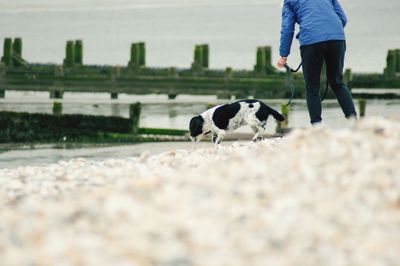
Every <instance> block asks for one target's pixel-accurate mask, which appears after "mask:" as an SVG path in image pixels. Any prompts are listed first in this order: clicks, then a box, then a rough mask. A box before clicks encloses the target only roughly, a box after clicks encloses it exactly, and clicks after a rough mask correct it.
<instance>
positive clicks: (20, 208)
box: [0, 117, 400, 266]
mask: <svg viewBox="0 0 400 266" xmlns="http://www.w3.org/2000/svg"><path fill="white" fill-rule="evenodd" d="M349 123H352V124H351V125H350V126H349V127H346V129H330V128H328V127H314V128H308V129H298V130H294V131H293V132H292V133H290V135H288V136H287V137H284V138H275V139H266V140H264V141H261V142H259V143H251V142H249V141H241V142H234V143H225V144H224V143H222V145H220V146H219V147H217V148H215V147H214V146H213V145H211V143H210V145H209V146H206V147H204V145H202V146H200V147H199V148H191V149H171V150H169V151H166V152H163V153H159V154H150V153H147V152H143V153H142V154H141V155H140V156H138V157H131V158H120V159H109V160H103V161H91V160H87V159H81V158H77V159H73V160H69V161H60V162H58V163H55V164H44V165H40V166H21V167H18V168H10V169H6V168H5V169H0V217H1V219H0V264H1V265H13V266H14V265H61V266H64V265H65V266H69V265H97V266H102V265H121V266H130V265H132V266H142V265H143V266H153V265H154V266H203V265H207V266H225V265H226V266H243V265H254V266H265V265H273V266H289V265H332V266H341V265H343V266H344V265H363V266H364V265H388V266H389V265H393V266H397V265H399V262H400V170H399V164H400V120H399V119H384V118H378V117H375V118H374V117H371V118H367V119H364V120H360V121H358V122H349Z"/></svg>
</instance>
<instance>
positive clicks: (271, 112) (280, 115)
mask: <svg viewBox="0 0 400 266" xmlns="http://www.w3.org/2000/svg"><path fill="white" fill-rule="evenodd" d="M267 107H268V109H269V113H270V114H271V115H272V116H273V117H274V118H275V119H276V120H278V121H281V122H282V121H284V120H285V117H284V116H283V115H282V114H280V113H279V112H278V111H276V110H274V109H272V108H271V107H269V106H268V105H267Z"/></svg>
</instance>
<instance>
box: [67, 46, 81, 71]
mask: <svg viewBox="0 0 400 266" xmlns="http://www.w3.org/2000/svg"><path fill="white" fill-rule="evenodd" d="M81 65H83V42H82V41H81V40H76V41H67V45H66V47H65V59H64V66H65V67H74V66H81Z"/></svg>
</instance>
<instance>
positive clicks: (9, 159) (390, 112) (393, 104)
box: [0, 91, 400, 168]
mask: <svg viewBox="0 0 400 266" xmlns="http://www.w3.org/2000/svg"><path fill="white" fill-rule="evenodd" d="M48 96H49V95H48V93H47V92H18V91H7V92H6V98H5V99H0V111H15V112H32V113H51V112H52V105H53V100H51V99H49V97H48ZM59 101H60V102H62V103H63V113H65V114H73V113H79V114H90V115H107V116H110V115H114V116H122V117H129V104H131V103H135V102H138V101H139V102H141V103H142V106H143V107H142V114H141V117H140V126H141V127H157V128H176V129H187V128H188V123H189V120H190V118H191V117H192V116H195V115H197V114H199V113H201V112H203V111H204V110H206V106H207V104H208V103H219V104H222V103H225V102H227V101H228V100H217V99H216V97H214V96H190V95H179V96H178V97H177V98H176V99H175V100H168V98H167V96H166V95H145V96H139V95H127V94H120V95H119V98H118V100H111V99H110V95H109V94H106V93H96V94H90V93H65V94H64V99H62V100H59ZM286 101H287V100H274V101H266V102H267V103H268V104H269V105H270V106H272V107H273V108H275V109H278V110H279V108H280V103H284V102H286ZM291 108H292V111H291V113H290V116H289V126H290V127H296V128H297V127H309V122H308V121H309V118H308V112H307V108H306V104H305V102H304V101H303V100H295V102H294V104H293V105H292V106H291ZM399 114H400V100H390V101H388V100H370V101H368V105H367V116H383V117H391V116H399ZM323 117H324V123H325V125H327V126H329V127H331V128H345V127H348V126H349V124H348V123H347V121H346V120H345V119H344V117H343V115H342V112H341V110H340V108H339V106H338V104H337V102H336V101H335V100H328V101H326V102H324V104H323ZM268 121H269V122H268V127H267V132H266V133H267V134H272V133H274V132H275V128H276V122H275V121H274V120H273V119H272V118H270V119H269V120H268ZM238 132H249V133H250V132H251V130H250V128H248V127H243V128H241V129H239V130H238ZM190 145H191V144H190V143H187V142H186V143H158V144H140V145H133V146H117V147H107V148H98V147H97V148H96V147H94V148H82V149H52V148H50V147H47V148H46V147H39V149H33V150H22V151H21V150H19V151H10V152H4V153H0V168H3V167H17V166H19V165H37V164H42V163H55V162H57V161H59V160H69V159H72V158H76V157H84V158H87V159H93V160H97V159H109V158H125V157H131V156H138V155H139V154H140V153H141V152H144V151H146V150H148V151H149V152H151V153H157V152H161V151H164V150H168V149H174V148H177V147H191V146H190ZM199 145H210V144H209V143H207V144H199ZM196 147H199V146H196Z"/></svg>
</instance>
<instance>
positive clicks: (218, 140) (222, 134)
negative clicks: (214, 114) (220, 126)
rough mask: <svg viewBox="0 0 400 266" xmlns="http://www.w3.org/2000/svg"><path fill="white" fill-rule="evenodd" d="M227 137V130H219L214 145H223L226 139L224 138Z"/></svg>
mask: <svg viewBox="0 0 400 266" xmlns="http://www.w3.org/2000/svg"><path fill="white" fill-rule="evenodd" d="M225 136H226V131H225V130H219V131H218V132H217V138H216V139H215V142H214V144H215V145H218V144H220V143H221V141H222V140H223V139H224V137H225Z"/></svg>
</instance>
